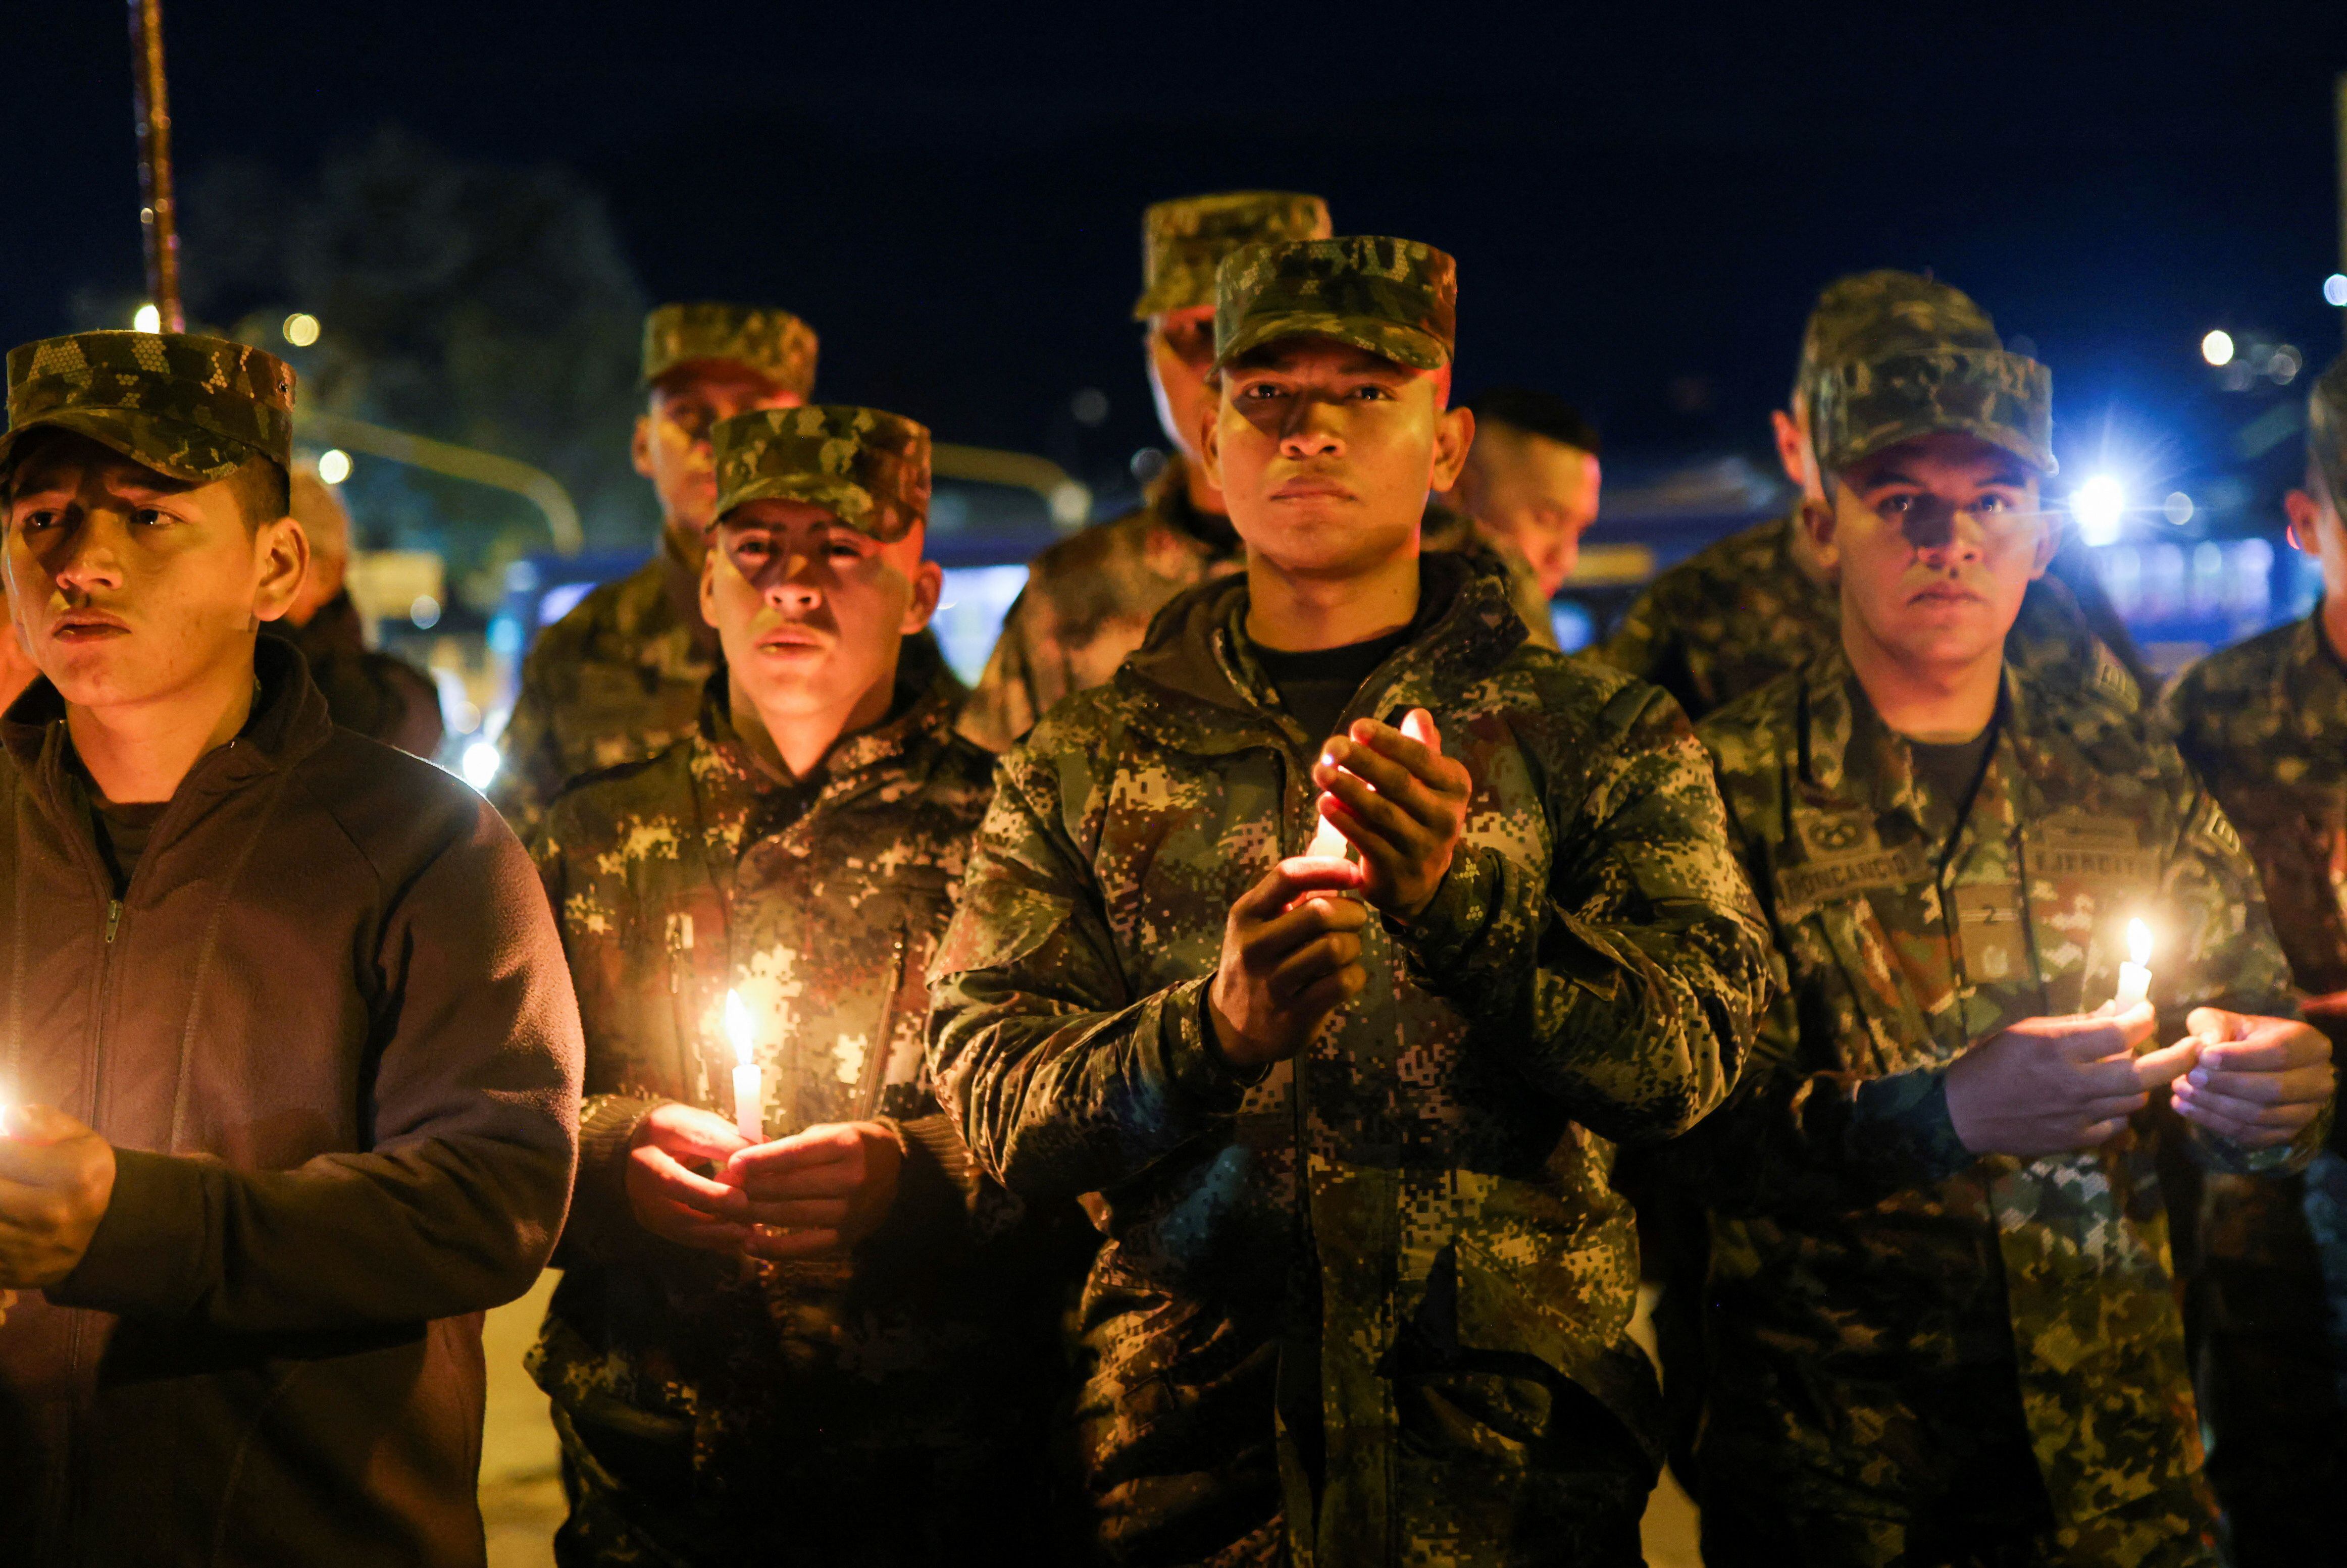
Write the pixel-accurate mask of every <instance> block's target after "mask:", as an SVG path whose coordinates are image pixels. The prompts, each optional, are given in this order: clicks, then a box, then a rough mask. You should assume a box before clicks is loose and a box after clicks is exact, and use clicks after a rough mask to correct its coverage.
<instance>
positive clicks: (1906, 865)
mask: <svg viewBox="0 0 2347 1568" xmlns="http://www.w3.org/2000/svg"><path fill="white" fill-rule="evenodd" d="M2001 712H2002V715H2003V716H2002V719H2001V721H2000V723H1999V728H1998V731H1997V733H1996V736H1995V738H1994V742H1993V749H1992V751H1991V753H1990V754H1989V758H1988V761H1987V764H1986V772H1985V774H1983V778H1982V780H1981V783H1980V784H1979V786H1978V788H1977V790H1976V792H1975V794H1974V796H1973V804H1972V805H1971V808H1970V811H1969V813H1968V815H1966V816H1965V817H1964V819H1963V822H1962V823H1958V822H1956V821H1955V819H1954V809H1955V808H1954V807H1953V806H1952V804H1949V803H1947V802H1945V801H1942V800H1934V799H1932V798H1930V797H1928V796H1927V795H1926V794H1924V793H1923V792H1922V790H1921V788H1920V786H1919V785H1918V784H1917V783H1916V775H1915V774H1914V771H1913V763H1912V760H1911V753H1910V751H1909V749H1908V747H1907V744H1906V743H1905V742H1904V741H1902V740H1901V739H1900V738H1899V737H1898V736H1896V735H1895V734H1893V733H1891V731H1890V730H1888V729H1887V728H1886V727H1885V726H1884V725H1883V724H1882V723H1881V720H1880V719H1878V718H1876V717H1875V716H1874V714H1873V712H1872V709H1871V707H1870V705H1869V704H1868V702H1867V701H1866V699H1865V695H1864V693H1863V692H1862V690H1861V689H1860V687H1859V685H1858V682H1857V681H1856V679H1855V678H1854V677H1853V676H1851V674H1850V668H1849V664H1848V662H1847V661H1846V659H1845V658H1844V657H1843V656H1842V655H1841V654H1840V653H1839V652H1835V653H1833V654H1830V655H1829V656H1828V657H1826V658H1825V659H1822V660H1820V661H1819V662H1818V663H1816V664H1813V665H1811V666H1809V668H1807V669H1805V670H1804V671H1799V672H1798V673H1796V674H1793V675H1789V676H1786V677H1783V678H1782V679H1780V680H1778V681H1777V682H1773V683H1772V684H1770V685H1768V687H1766V688H1764V689H1763V690H1761V691H1760V692H1755V693H1753V694H1752V695H1750V696H1748V697H1747V698H1745V699H1743V700H1741V701H1739V702H1737V703H1735V704H1733V705H1731V706H1729V707H1728V708H1727V709H1724V710H1722V711H1721V712H1718V713H1717V714H1715V715H1713V716H1712V717H1711V718H1710V719H1708V720H1706V721H1705V723H1704V724H1703V725H1702V726H1701V728H1700V730H1699V732H1698V733H1700V734H1701V735H1702V736H1703V738H1704V739H1705V741H1706V743H1708V744H1709V745H1710V746H1711V748H1712V750H1713V752H1714V753H1716V755H1717V757H1718V759H1719V772H1720V781H1721V790H1722V793H1723V794H1724V795H1725V796H1726V798H1727V809H1728V815H1729V817H1730V819H1731V820H1732V822H1733V824H1734V825H1735V828H1736V830H1737V834H1738V835H1740V837H1741V840H1742V844H1743V848H1744V853H1745V856H1746V859H1747V865H1748V866H1749V869H1750V871H1751V874H1752V879H1753V886H1754V887H1755V888H1756V890H1757V891H1758V894H1759V896H1760V898H1761V901H1762V903H1763V904H1765V905H1766V906H1768V909H1769V912H1770V914H1771V916H1772V917H1773V918H1774V921H1775V924H1776V929H1777V933H1778V945H1779V948H1780V949H1781V951H1782V955H1783V958H1784V961H1785V963H1786V965H1787V966H1788V972H1789V989H1788V992H1787V993H1786V995H1785V996H1784V997H1783V998H1782V999H1781V1000H1780V1001H1779V1003H1778V1006H1777V1007H1776V1009H1774V1010H1773V1011H1772V1012H1771V1013H1770V1015H1769V1017H1768V1020H1767V1022H1766V1024H1765V1025H1764V1027H1763V1029H1762V1030H1761V1036H1760V1043H1759V1045H1758V1048H1757V1050H1756V1051H1755V1055H1754V1059H1753V1061H1752V1063H1751V1065H1750V1067H1749V1068H1748V1070H1747V1072H1746V1074H1745V1077H1744V1080H1743V1081H1742V1082H1741V1083H1740V1084H1739V1085H1738V1086H1737V1094H1736V1097H1735V1099H1734V1100H1733V1101H1732V1102H1730V1104H1729V1105H1728V1106H1727V1108H1726V1109H1725V1110H1723V1111H1722V1112H1720V1113H1719V1114H1718V1115H1717V1116H1715V1117H1713V1118H1712V1119H1711V1121H1710V1122H1707V1123H1706V1124H1705V1126H1704V1127H1703V1128H1701V1129H1700V1130H1698V1132H1696V1134H1695V1135H1694V1136H1693V1137H1692V1138H1690V1139H1688V1140H1686V1143H1685V1147H1684V1150H1683V1153H1684V1154H1685V1155H1686V1156H1687V1157H1686V1158H1685V1159H1684V1161H1683V1165H1682V1168H1683V1169H1684V1170H1685V1171H1686V1173H1688V1176H1689V1179H1690V1181H1691V1182H1693V1183H1694V1184H1696V1186H1697V1187H1698V1188H1699V1190H1701V1191H1702V1192H1704V1194H1706V1197H1707V1198H1708V1199H1709V1200H1710V1202H1711V1203H1712V1204H1713V1224H1712V1253H1713V1261H1712V1275H1711V1289H1710V1293H1709V1297H1708V1301H1709V1307H1710V1310H1711V1321H1710V1324H1709V1326H1708V1329H1707V1333H1708V1337H1709V1339H1710V1341H1711V1344H1712V1348H1713V1356H1714V1359H1715V1361H1716V1363H1717V1364H1716V1365H1715V1366H1714V1368H1713V1369H1712V1390H1711V1404H1710V1409H1709V1410H1708V1412H1707V1414H1706V1428H1705V1433H1704V1439H1703V1450H1704V1454H1705V1457H1704V1459H1703V1461H1702V1462H1703V1473H1704V1474H1705V1475H1706V1477H1718V1478H1724V1479H1725V1480H1726V1481H1727V1484H1730V1485H1732V1486H1734V1487H1737V1488H1756V1489H1759V1490H1760V1491H1768V1492H1775V1493H1777V1494H1778V1495H1780V1496H1784V1495H1790V1496H1799V1497H1800V1498H1802V1499H1804V1500H1805V1506H1807V1507H1808V1508H1809V1509H1810V1510H1811V1511H1813V1512H1838V1513H1840V1514H1842V1515H1845V1516H1857V1517H1864V1518H1875V1519H1881V1518H1886V1517H1890V1518H1896V1517H1898V1516H1900V1514H1901V1512H1902V1511H1903V1510H1905V1509H1906V1508H1908V1507H1910V1506H1911V1505H1912V1506H1922V1503H1920V1502H1919V1501H1918V1500H1920V1499H1927V1498H1935V1497H1936V1498H1942V1499H1943V1497H1944V1491H1945V1489H1946V1486H1947V1477H1948V1476H1949V1475H1950V1474H1951V1473H1962V1472H1963V1471H1965V1470H1966V1469H1967V1467H1973V1466H1975V1465H1976V1464H1977V1463H1978V1462H1980V1461H1981V1460H1982V1457H1983V1454H1986V1455H1987V1456H1988V1457H1989V1458H1991V1459H1993V1458H1994V1457H1995V1450H1997V1449H1999V1448H2000V1447H2001V1448H2002V1449H2003V1450H2004V1452H2005V1453H2006V1455H2007V1456H2009V1460H2010V1461H2011V1462H2017V1463H2018V1464H2019V1465H2020V1467H2021V1470H2020V1473H2021V1475H2022V1477H2023V1478H2024V1482H2025V1481H2026V1478H2027V1476H2028V1473H2029V1471H2030V1470H2031V1469H2032V1468H2033V1467H2032V1466H2031V1464H2030V1456H2034V1471H2036V1473H2037V1474H2038V1475H2039V1476H2040V1477H2042V1480H2043V1482H2044V1490H2045V1497H2046V1499H2047V1500H2049V1501H2051V1503H2052V1506H2053V1512H2054V1515H2055V1523H2056V1526H2057V1527H2058V1528H2060V1529H2062V1530H2065V1531H2069V1532H2077V1531H2082V1530H2087V1529H2090V1528H2091V1526H2092V1522H2093V1521H2094V1520H2095V1519H2096V1517H2097V1516H2099V1515H2106V1514H2109V1513H2111V1512H2113V1511H2115V1510H2121V1509H2127V1508H2129V1507H2130V1506H2132V1505H2134V1504H2137V1503H2138V1502H2140V1501H2143V1500H2144V1499H2146V1498H2147V1497H2149V1496H2150V1495H2151V1494H2152V1493H2153V1492H2154V1491H2157V1490H2158V1489H2160V1488H2162V1487H2173V1486H2175V1485H2176V1484H2178V1478H2182V1484H2183V1485H2184V1486H2185V1488H2186V1491H2187V1493H2188V1495H2202V1494H2197V1493H2194V1492H2193V1491H2192V1489H2193V1488H2194V1487H2195V1486H2197V1482H2195V1481H2193V1480H2192V1478H2193V1477H2194V1476H2195V1475H2196V1474H2197V1471H2198V1467H2199V1459H2200V1456H2199V1452H2198V1434H2197V1431H2196V1430H2195V1425H2194V1421H2195V1418H2194V1414H2193V1407H2192V1391H2191V1385H2190V1382H2189V1380H2188V1376H2187V1372H2186V1367H2185V1360H2184V1340H2183V1331H2182V1327H2181V1325H2180V1323H2179V1321H2178V1314H2177V1309H2176V1306H2175V1301H2174V1298H2173V1296H2172V1294H2171V1282H2170V1279H2169V1262H2168V1238H2167V1218H2166V1214H2165V1212H2164V1209H2163V1207H2162V1204H2161V1199H2160V1192H2159V1188H2158V1182H2157V1174H2156V1173H2155V1170H2154V1166H2153V1160H2154V1155H2155V1153H2156V1149H2155V1144H2156V1142H2157V1139H2159V1138H2160V1137H2163V1136H2178V1137H2188V1142H2189V1143H2190V1148H2191V1153H2193V1155H2194V1156H2195V1157H2197V1158H2198V1160H2199V1161H2200V1162H2201V1163H2204V1164H2208V1165H2210V1166H2213V1167H2214V1168H2217V1169H2223V1170H2237V1171H2249V1170H2261V1169H2268V1168H2277V1167H2280V1166H2282V1165H2287V1164H2297V1163H2303V1161H2304V1159H2305V1158H2307V1157H2308V1156H2309V1155H2311V1153H2312V1149H2313V1146H2314V1143H2315V1139H2314V1137H2313V1134H2312V1132H2310V1134H2309V1136H2308V1137H2307V1138H2304V1139H2301V1142H2300V1144H2299V1145H2298V1146H2296V1147H2294V1148H2291V1149H2283V1150H2275V1151H2270V1152H2268V1153H2262V1154H2257V1155H2250V1154H2246V1153H2242V1152H2241V1151H2239V1150H2237V1149H2234V1148H2233V1147H2231V1146H2230V1145H2227V1144H2222V1143H2216V1142H2214V1141H2210V1140H2207V1139H2205V1138H2203V1137H2202V1136H2200V1135H2199V1134H2198V1133H2191V1134H2187V1133H2185V1132H2183V1128H2184V1125H2185V1124H2184V1123H2183V1122H2180V1120H2178V1119H2176V1118H2174V1117H2173V1116H2172V1114H2171V1113H2168V1112H2166V1111H2165V1110H2164V1108H2163V1109H2162V1110H2161V1111H2160V1112H2158V1113H2157V1115H2154V1114H2151V1113H2147V1114H2144V1115H2139V1116H2138V1117H2137V1119H2136V1122H2135V1123H2134V1124H2133V1125H2132V1126H2131V1127H2130V1128H2129V1129H2128V1130H2127V1132H2123V1133H2121V1134H2120V1136H2119V1137H2117V1138H2116V1139H2115V1140H2113V1141H2112V1142H2111V1143H2107V1144H2106V1145H2104V1146H2103V1147H2102V1148H2100V1149H2098V1150H2096V1151H2095V1152H2093V1153H2087V1154H2077V1155H2065V1156H2058V1157H2048V1158H2041V1159H2034V1160H2018V1159H2012V1158H2007V1157H2004V1156H2001V1155H1990V1156H1980V1157H1975V1156H1974V1155H1973V1154H1972V1153H1969V1152H1968V1151H1967V1150H1966V1149H1965V1148H1964V1147H1963V1145H1962V1143H1959V1142H1958V1140H1957V1138H1956V1136H1955V1133H1954V1131H1953V1128H1952V1125H1951V1123H1950V1122H1949V1119H1948V1113H1947V1102H1946V1095H1945V1091H1944V1086H1943V1080H1944V1069H1945V1068H1946V1065H1947V1063H1948V1062H1949V1061H1952V1059H1953V1058H1954V1057H1956V1056H1957V1055H1958V1054H1959V1053H1961V1052H1962V1051H1963V1050H1964V1049H1965V1048H1966V1047H1967V1046H1968V1045H1970V1044H1971V1043H1972V1042H1973V1041H1976V1040H1982V1039H1984V1038H1986V1037H1987V1036H1989V1035H1991V1034H1993V1033H1995V1032H1996V1031H1997V1030H2000V1029H2003V1028H2004V1027H2005V1026H2007V1025H2009V1024H2011V1023H2013V1022H2014V1021H2016V1020H2020V1019H2023V1018H2027V1017H2031V1016H2037V1015H2049V1014H2059V1013H2066V1012H2071V1011H2077V1010H2086V1009H2092V1008H2094V1007H2096V1006H2097V1005H2099V1004H2100V1003H2101V1002H2103V1001H2105V1000H2106V999H2108V998H2109V997H2110V996H2111V995H2112V993H2113V991H2114V989H2116V979H2117V967H2118V964H2119V962H2120V960H2121V959H2122V958H2124V957H2125V925H2126V922H2127V919H2128V918H2130V917H2134V916H2137V915H2138V914H2140V915H2143V916H2145V917H2148V918H2149V919H2150V920H2151V921H2152V922H2153V924H2154V926H2155V928H2156V929H2157V930H2158V932H2159V933H2160V936H2161V943H2160V946H2159V948H2158V950H2157V956H2156V957H2155V958H2154V959H2153V964H2152V968H2153V977H2154V978H2153V982H2152V991H2153V995H2152V1000H2153V1003H2154V1005H2155V1006H2156V1007H2157V1009H2158V1011H2159V1038H2160V1039H2162V1040H2175V1039H2178V1038H2180V1037H2181V1036H2182V1034H2183V1032H2184V1018H2185V1014H2186V1012H2187V1011H2188V1009H2189V1008H2190V1007H2192V1006H2196V1005H2199V1004H2201V1003H2204V1002H2212V1003H2218V1004H2219V1005H2223V1006H2227V1007H2232V1008H2238V1009H2243V1010H2245V1011H2252V1012H2259V1013H2269V1014H2271V1013H2280V1014H2289V1013H2291V1010H2292V1003H2291V999H2290V996H2289V992H2288V986H2287V977H2286V975H2285V973H2284V969H2283V965H2282V958H2281V954H2280V950H2279V949H2278V948H2276V947H2275V945H2274V939H2273V934H2272V930H2271V928H2270V926H2269V925H2268V923H2267V919H2266V914H2265V907H2264V905H2263V904H2262V902H2261V901H2260V898H2259V897H2258V887H2257V877H2256V874H2255V872H2254V871H2253V870H2252V868H2251V867H2250V864H2249V861H2248V859H2247V857H2246V856H2244V855H2243V854H2242V852H2241V848H2240V845H2239V840H2238V839H2237V838H2236V837H2235V836H2234V833H2233V829H2232V827H2231V825H2230V824H2229V822H2228V821H2227V820H2226V818H2225V815H2224V813H2223V811H2222V810H2221V809H2220V808H2219V806H2218V804H2217V803H2216V802H2215V801H2214V800H2213V799H2212V798H2210V796H2209V794H2207V792H2205V791H2204V790H2202V789H2201V788H2200V787H2199V785H2198V784H2197V783H2196V782H2195V781H2194V779H2193V778H2192V776H2191V774H2189V772H2188V770H2187V769H2186V768H2185V766H2184V764H2183V761H2182V759H2181V758H2179V757H2178V755H2177V753H2176V752H2175V750H2174V748H2173V747H2171V746H2168V745H2167V744H2165V743H2161V742H2159V741H2157V739H2156V738H2154V737H2151V736H2149V735H2147V732H2146V729H2145V727H2144V724H2143V723H2142V721H2141V720H2140V719H2139V718H2138V717H2137V716H2136V715H2134V714H2132V713H2130V712H2127V710H2126V709H2124V708H2123V707H2122V706H2120V705H2119V704H2116V703H2115V702H2109V701H2106V700H2105V699H2104V698H2102V697H2101V696H2100V695H2098V694H2096V693H2095V692H2088V691H2085V690H2082V689H2080V688H2078V687H2077V686H2075V684H2073V683H2070V682H2065V681H2048V680H2044V679H2041V678H2038V677H2034V676H2031V675H2028V674H2025V673H2024V672H2022V671H2019V670H2018V668H2017V667H2015V666H2014V665H2012V664H2010V663H2008V665H2007V667H2006V674H2005V688H2004V702H2003V707H2002V710H2001ZM2024 1445H2025V1448H2024ZM1957 1501H1958V1502H1959V1503H1960V1504H1961V1503H1963V1501H1965V1500H1963V1499H1959V1500H1957ZM1971 1501H1972V1502H1973V1504H1974V1505H1976V1506H1980V1507H1987V1506H1992V1505H1994V1506H2010V1505H2011V1504H2012V1503H2013V1501H2015V1500H2014V1499H2011V1498H1993V1499H1983V1498H1975V1499H1973V1500H1971ZM2210 1522H2211V1521H2210V1519H2209V1517H2206V1516H2203V1517H2197V1518H2191V1517H2188V1518H2185V1519H2183V1520H2181V1521H2180V1522H2178V1529H2181V1530H2184V1531H2188V1532H2189V1531H2194V1530H2199V1529H2205V1528H2206V1527H2207V1526H2208V1525H2209V1523H2210ZM2096 1560H2100V1559H2096Z"/></svg>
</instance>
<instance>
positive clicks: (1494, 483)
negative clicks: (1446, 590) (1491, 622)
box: [1429, 386, 1602, 603]
mask: <svg viewBox="0 0 2347 1568" xmlns="http://www.w3.org/2000/svg"><path fill="white" fill-rule="evenodd" d="M1467 406H1468V407H1469V408H1470V409H1471V410H1472V411H1473V412H1474V415H1475V445H1474V447H1473V449H1472V450H1471V451H1470V452H1469V453H1468V454H1467V466H1466V468H1465V469H1464V470H1462V471H1461V472H1460V476H1459V483H1458V484H1457V485H1455V486H1453V487H1451V488H1450V490H1449V491H1448V492H1446V493H1445V494H1444V495H1443V496H1442V497H1441V499H1442V500H1443V501H1444V502H1446V503H1447V504H1448V505H1449V506H1450V509H1451V510H1452V511H1454V512H1457V513H1459V514H1460V515H1461V516H1463V517H1467V518H1472V519H1473V520H1474V524H1475V527H1476V529H1477V530H1478V531H1479V532H1481V534H1483V535H1484V536H1485V537H1486V538H1491V539H1494V540H1497V541H1499V542H1500V543H1501V544H1504V545H1507V546H1510V547H1512V548H1513V549H1514V550H1515V551H1516V552H1517V553H1518V554H1520V555H1522V557H1523V559H1525V560H1526V561H1528V562H1529V563H1530V564H1531V567H1532V579H1533V581H1534V582H1535V583H1537V584H1538V585H1539V588H1540V597H1541V600H1542V602H1543V603H1545V602H1546V601H1547V600H1552V599H1554V598H1555V597H1556V596H1557V594H1558V592H1559V591H1560V590H1561V589H1563V587H1564V583H1565V579H1567V578H1569V577H1571V576H1572V575H1573V564H1574V563H1575V562H1576V561H1578V560H1579V559H1581V536H1582V535H1583V533H1584V532H1586V531H1587V530H1588V528H1589V525H1590V524H1592V523H1594V522H1595V521H1596V520H1597V496H1598V488H1599V485H1600V482H1601V479H1602V475H1601V473H1600V470H1599V467H1598V462H1597V445H1598V443H1597V432H1596V430H1595V429H1594V427H1593V426H1592V425H1590V423H1589V421H1587V420H1586V419H1583V417H1582V416H1581V415H1580V413H1579V412H1578V411H1577V410H1576V409H1574V408H1573V406H1572V405H1570V404H1568V403H1566V402H1565V401H1564V400H1563V398H1560V397H1557V396H1555V395H1552V394H1550V393H1545V392H1534V391H1532V390H1531V389H1530V388H1527V387H1521V386H1492V387H1486V388H1485V389H1484V390H1482V391H1481V392H1479V393H1477V394H1476V395H1474V396H1473V397H1472V398H1471V399H1469V400H1468V403H1467ZM1429 548H1437V547H1434V546H1430V547H1429Z"/></svg>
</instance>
